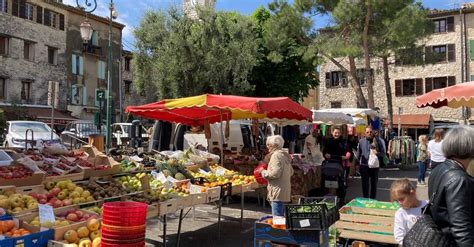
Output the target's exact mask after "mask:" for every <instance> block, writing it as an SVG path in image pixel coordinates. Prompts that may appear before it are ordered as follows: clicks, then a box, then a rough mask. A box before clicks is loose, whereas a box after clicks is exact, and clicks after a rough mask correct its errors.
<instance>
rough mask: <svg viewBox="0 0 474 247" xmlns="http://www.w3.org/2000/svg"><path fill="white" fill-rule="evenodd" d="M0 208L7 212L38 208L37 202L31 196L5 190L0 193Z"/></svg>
mask: <svg viewBox="0 0 474 247" xmlns="http://www.w3.org/2000/svg"><path fill="white" fill-rule="evenodd" d="M0 208H3V209H4V210H5V211H6V212H7V213H9V214H12V213H19V212H21V211H24V210H28V209H30V210H31V209H36V208H38V202H37V201H36V199H35V198H34V197H32V196H29V195H22V194H18V193H15V192H14V191H12V190H6V191H3V192H1V194H0Z"/></svg>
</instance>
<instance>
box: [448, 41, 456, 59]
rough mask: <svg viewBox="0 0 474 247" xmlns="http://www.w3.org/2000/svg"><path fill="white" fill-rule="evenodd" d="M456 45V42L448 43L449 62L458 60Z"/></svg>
mask: <svg viewBox="0 0 474 247" xmlns="http://www.w3.org/2000/svg"><path fill="white" fill-rule="evenodd" d="M454 47H455V46H454V44H449V45H448V61H449V62H454V61H456V50H455V48H454Z"/></svg>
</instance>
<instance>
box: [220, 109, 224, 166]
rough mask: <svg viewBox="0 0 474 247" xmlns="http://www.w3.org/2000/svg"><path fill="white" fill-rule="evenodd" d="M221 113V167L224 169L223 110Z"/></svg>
mask: <svg viewBox="0 0 474 247" xmlns="http://www.w3.org/2000/svg"><path fill="white" fill-rule="evenodd" d="M219 112H220V116H221V123H220V127H221V131H220V134H221V138H220V143H221V148H220V149H221V166H222V167H224V132H223V129H222V121H223V119H222V110H219Z"/></svg>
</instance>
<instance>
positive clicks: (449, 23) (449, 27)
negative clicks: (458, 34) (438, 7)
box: [446, 16, 454, 32]
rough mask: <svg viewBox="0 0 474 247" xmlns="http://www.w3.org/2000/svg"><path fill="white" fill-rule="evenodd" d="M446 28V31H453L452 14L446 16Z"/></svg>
mask: <svg viewBox="0 0 474 247" xmlns="http://www.w3.org/2000/svg"><path fill="white" fill-rule="evenodd" d="M446 30H447V31H448V32H454V16H451V17H448V18H446Z"/></svg>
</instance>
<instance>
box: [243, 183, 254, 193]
mask: <svg viewBox="0 0 474 247" xmlns="http://www.w3.org/2000/svg"><path fill="white" fill-rule="evenodd" d="M252 190H253V189H252V183H249V184H243V185H242V192H249V191H252Z"/></svg>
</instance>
